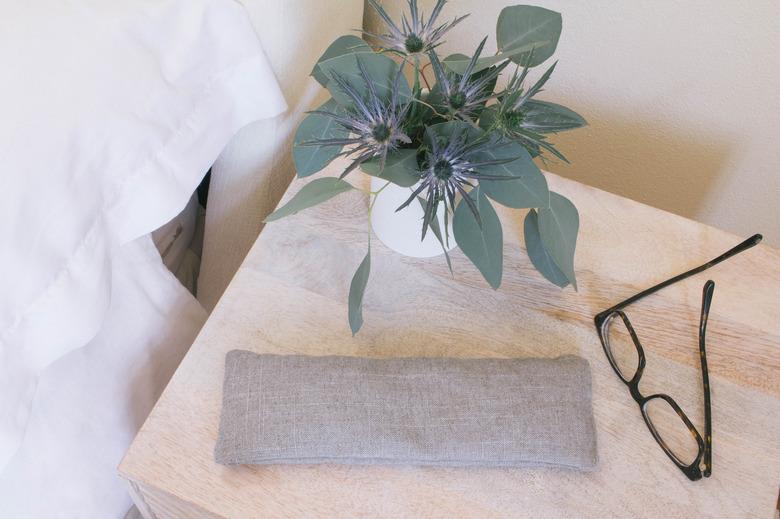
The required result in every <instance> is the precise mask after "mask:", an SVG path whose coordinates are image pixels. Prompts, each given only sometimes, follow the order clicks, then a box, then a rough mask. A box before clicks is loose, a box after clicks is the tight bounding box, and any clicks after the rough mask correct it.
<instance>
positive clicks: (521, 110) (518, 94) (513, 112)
mask: <svg viewBox="0 0 780 519" xmlns="http://www.w3.org/2000/svg"><path fill="white" fill-rule="evenodd" d="M529 61H530V58H529ZM557 64H558V62H557V61H556V62H555V63H553V64H552V66H551V67H550V68H549V69H547V72H545V73H544V74H542V76H541V77H540V78H539V80H538V81H537V82H536V83H534V85H533V86H531V87H530V88H528V90H525V91H524V89H523V83H524V82H525V78H526V76H527V75H528V69H529V67H528V66H526V67H524V68H523V71H522V73H520V74H519V75H518V73H517V71H515V73H514V74H513V76H512V79H510V80H509V82H508V83H507V87H506V89H505V90H504V92H503V93H502V94H501V96H500V100H499V103H498V120H497V121H496V124H495V128H496V129H497V130H499V131H500V132H501V133H503V134H504V135H506V136H507V137H509V138H510V139H513V140H515V141H517V142H518V143H520V144H522V145H523V146H524V147H525V148H526V149H528V151H530V152H531V154H532V156H539V155H541V153H542V149H544V150H547V151H549V152H550V153H552V154H553V155H555V156H556V157H558V158H559V159H561V160H563V161H564V162H567V163H568V162H569V161H568V160H567V159H566V157H564V156H563V155H562V154H561V152H559V151H558V150H556V149H555V148H554V147H553V146H552V144H550V143H548V142H546V140H545V139H546V137H545V136H544V134H545V133H551V132H553V133H554V132H557V131H561V130H566V129H571V128H579V127H580V126H582V125H583V124H585V120H584V119H581V118H580V119H581V121H582V122H581V123H579V122H578V123H575V124H572V125H571V126H570V127H566V126H560V125H557V126H550V125H549V124H540V120H541V119H538V118H537V117H536V116H539V115H542V116H543V115H544V112H545V111H546V110H545V108H544V106H543V104H542V103H538V102H536V101H533V100H532V98H533V96H535V95H536V94H538V93H539V92H541V91H542V87H543V86H544V84H545V83H547V80H548V79H550V76H551V75H552V72H553V70H555V65H557ZM575 115H576V114H575ZM577 117H579V116H577ZM542 159H544V157H542Z"/></svg>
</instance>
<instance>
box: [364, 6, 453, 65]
mask: <svg viewBox="0 0 780 519" xmlns="http://www.w3.org/2000/svg"><path fill="white" fill-rule="evenodd" d="M368 1H369V3H370V4H371V5H372V6H373V8H374V9H375V10H376V12H377V14H379V16H380V17H381V18H382V20H383V21H384V22H385V24H387V28H388V30H389V31H390V32H389V34H384V35H377V34H371V33H365V34H367V35H369V36H372V37H374V38H376V39H377V40H379V41H380V42H381V43H382V47H383V48H384V49H385V50H389V51H393V52H397V53H398V54H401V55H403V56H413V57H415V58H419V57H420V55H421V54H425V53H426V52H429V51H430V50H432V49H434V48H435V47H437V46H438V45H439V44H440V41H439V40H440V39H441V37H442V36H443V35H444V33H446V32H447V31H449V30H450V29H452V28H453V27H454V26H455V25H456V24H458V23H459V22H460V21H461V20H463V19H464V18H466V16H468V15H465V16H461V17H459V18H455V19H454V20H453V21H452V22H450V23H445V24H442V25H440V26H438V27H435V24H436V18H437V17H438V16H439V14H440V13H441V9H442V7H444V4H445V3H447V0H438V1H437V2H436V5H435V6H434V7H433V11H432V12H431V16H430V18H428V21H427V22H426V21H425V18H424V16H422V15H420V14H419V12H418V9H417V0H409V15H410V18H411V22H410V21H409V19H407V18H406V14H404V15H403V19H402V20H401V27H399V26H398V25H397V24H396V23H395V22H394V21H393V20H392V19H391V18H390V16H388V14H387V13H386V12H385V10H384V9H383V8H382V6H381V5H379V4H378V3H377V2H376V0H368Z"/></svg>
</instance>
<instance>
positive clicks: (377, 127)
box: [302, 54, 412, 178]
mask: <svg viewBox="0 0 780 519" xmlns="http://www.w3.org/2000/svg"><path fill="white" fill-rule="evenodd" d="M355 59H356V60H357V64H358V69H359V70H360V77H361V78H363V80H364V81H365V83H366V87H367V94H366V96H365V97H363V96H362V95H361V94H360V93H359V92H358V91H357V90H356V89H355V88H353V87H352V85H350V84H349V83H348V82H347V81H346V80H345V79H344V78H343V77H342V76H341V75H340V74H338V73H337V72H335V71H332V70H331V71H330V73H331V77H332V78H333V80H334V81H335V82H336V85H338V88H339V89H341V91H342V92H343V93H344V94H345V95H346V96H347V97H348V98H349V100H350V101H351V105H352V107H351V108H345V107H342V108H343V110H342V112H343V114H338V113H333V112H328V111H323V110H314V111H312V112H310V113H313V114H318V115H323V116H326V117H330V118H331V119H333V120H335V121H336V122H338V123H339V124H340V125H341V126H342V127H343V128H344V129H345V130H347V131H348V132H349V135H348V136H347V137H345V138H340V139H317V140H313V141H309V142H306V143H302V144H304V145H309V146H340V147H344V150H343V151H342V152H341V153H339V154H338V155H336V156H337V157H338V156H342V155H343V156H352V157H354V160H353V161H352V163H350V165H349V166H347V168H346V169H345V170H344V172H343V173H342V174H341V177H340V178H344V177H345V176H346V175H347V174H348V173H349V172H351V171H352V170H354V169H355V168H357V167H358V166H359V165H360V164H362V163H363V162H365V161H366V160H369V159H371V158H374V157H379V160H380V168H383V167H384V165H385V160H386V158H387V154H388V152H392V151H394V150H396V149H397V148H398V146H399V143H402V142H403V143H410V142H411V139H409V137H408V136H407V135H406V134H405V133H404V132H403V120H404V116H405V115H406V112H407V111H408V109H409V105H410V104H411V101H412V99H411V98H409V99H408V100H407V101H406V103H403V104H402V103H400V102H399V96H398V90H399V86H400V84H401V79H402V78H403V65H404V64H403V63H402V64H401V66H400V67H399V68H398V72H397V74H396V78H395V83H394V85H393V91H392V95H391V98H390V100H389V101H383V100H382V98H381V97H380V96H379V95H378V94H377V91H376V87H375V86H374V83H373V82H372V81H371V77H370V76H369V74H368V72H367V71H366V68H365V65H364V64H363V62H362V60H361V59H360V54H355Z"/></svg>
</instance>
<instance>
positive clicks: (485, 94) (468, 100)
mask: <svg viewBox="0 0 780 519" xmlns="http://www.w3.org/2000/svg"><path fill="white" fill-rule="evenodd" d="M486 41H487V38H485V39H483V40H482V43H480V44H479V47H477V50H476V52H475V53H474V56H472V58H471V62H470V63H469V65H468V67H467V68H466V70H465V72H464V73H463V75H462V76H459V75H457V74H455V73H454V72H447V71H445V70H444V66H443V65H442V63H441V61H439V57H438V56H437V55H436V53H435V52H431V53H429V57H430V60H431V67H432V68H433V73H434V75H435V76H436V92H437V95H436V98H437V99H438V103H440V104H441V105H442V107H444V108H445V109H446V110H447V111H448V112H449V115H452V116H455V117H458V118H460V119H463V120H464V121H466V122H468V123H470V124H471V125H473V126H476V123H475V122H474V121H473V119H474V118H475V115H476V112H477V111H478V110H480V109H481V108H484V106H485V105H486V104H487V102H488V101H490V100H491V99H495V98H496V97H497V95H496V94H493V89H492V86H493V85H494V84H495V81H496V80H497V78H498V76H499V74H501V72H502V71H503V70H504V69H505V68H506V67H507V65H509V63H510V62H509V61H505V62H504V63H502V64H501V65H499V66H497V67H492V68H491V69H489V70H488V71H487V72H484V73H482V74H481V75H479V76H476V77H475V76H474V74H473V72H474V66H475V65H476V63H477V59H479V55H480V54H481V53H482V49H483V47H484V46H485V42H486ZM438 103H437V104H438Z"/></svg>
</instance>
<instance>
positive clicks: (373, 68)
mask: <svg viewBox="0 0 780 519" xmlns="http://www.w3.org/2000/svg"><path fill="white" fill-rule="evenodd" d="M358 57H359V59H360V60H361V62H362V63H363V66H364V67H365V68H366V73H367V74H368V77H369V80H370V81H371V83H372V84H373V85H374V88H375V89H376V93H377V96H378V97H379V99H380V100H381V101H382V102H385V103H389V102H390V100H391V99H392V95H393V86H394V85H395V79H396V75H397V74H398V68H399V66H398V64H397V63H396V62H395V61H394V60H393V59H392V58H390V57H388V56H385V55H384V54H377V53H374V52H372V53H358V54H345V55H343V56H338V57H335V58H333V59H329V60H327V61H325V62H323V63H321V64H320V67H321V68H322V70H323V72H324V73H325V75H326V76H328V77H329V78H331V79H330V81H328V83H327V85H326V88H327V89H328V91H329V92H330V95H332V96H333V98H334V99H335V100H336V101H337V102H338V103H339V104H340V105H341V106H343V107H345V108H352V107H353V104H352V100H351V99H350V98H349V96H347V95H346V94H345V93H344V92H342V91H341V88H340V87H339V86H338V84H336V82H335V81H333V79H332V78H333V73H334V72H335V73H337V74H338V75H340V76H341V77H342V78H343V79H344V80H345V81H346V82H347V83H349V85H350V86H351V87H352V88H354V89H355V90H356V91H357V92H358V93H359V94H360V95H361V97H363V98H364V99H365V98H366V97H367V96H368V86H367V84H366V81H365V80H364V79H363V77H362V76H361V74H360V67H359V65H358V62H357V59H358ZM411 95H412V89H411V88H410V87H409V82H408V81H406V78H405V77H402V78H401V84H400V85H399V88H398V102H399V103H404V102H406V101H407V100H408V99H409V97H411Z"/></svg>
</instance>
